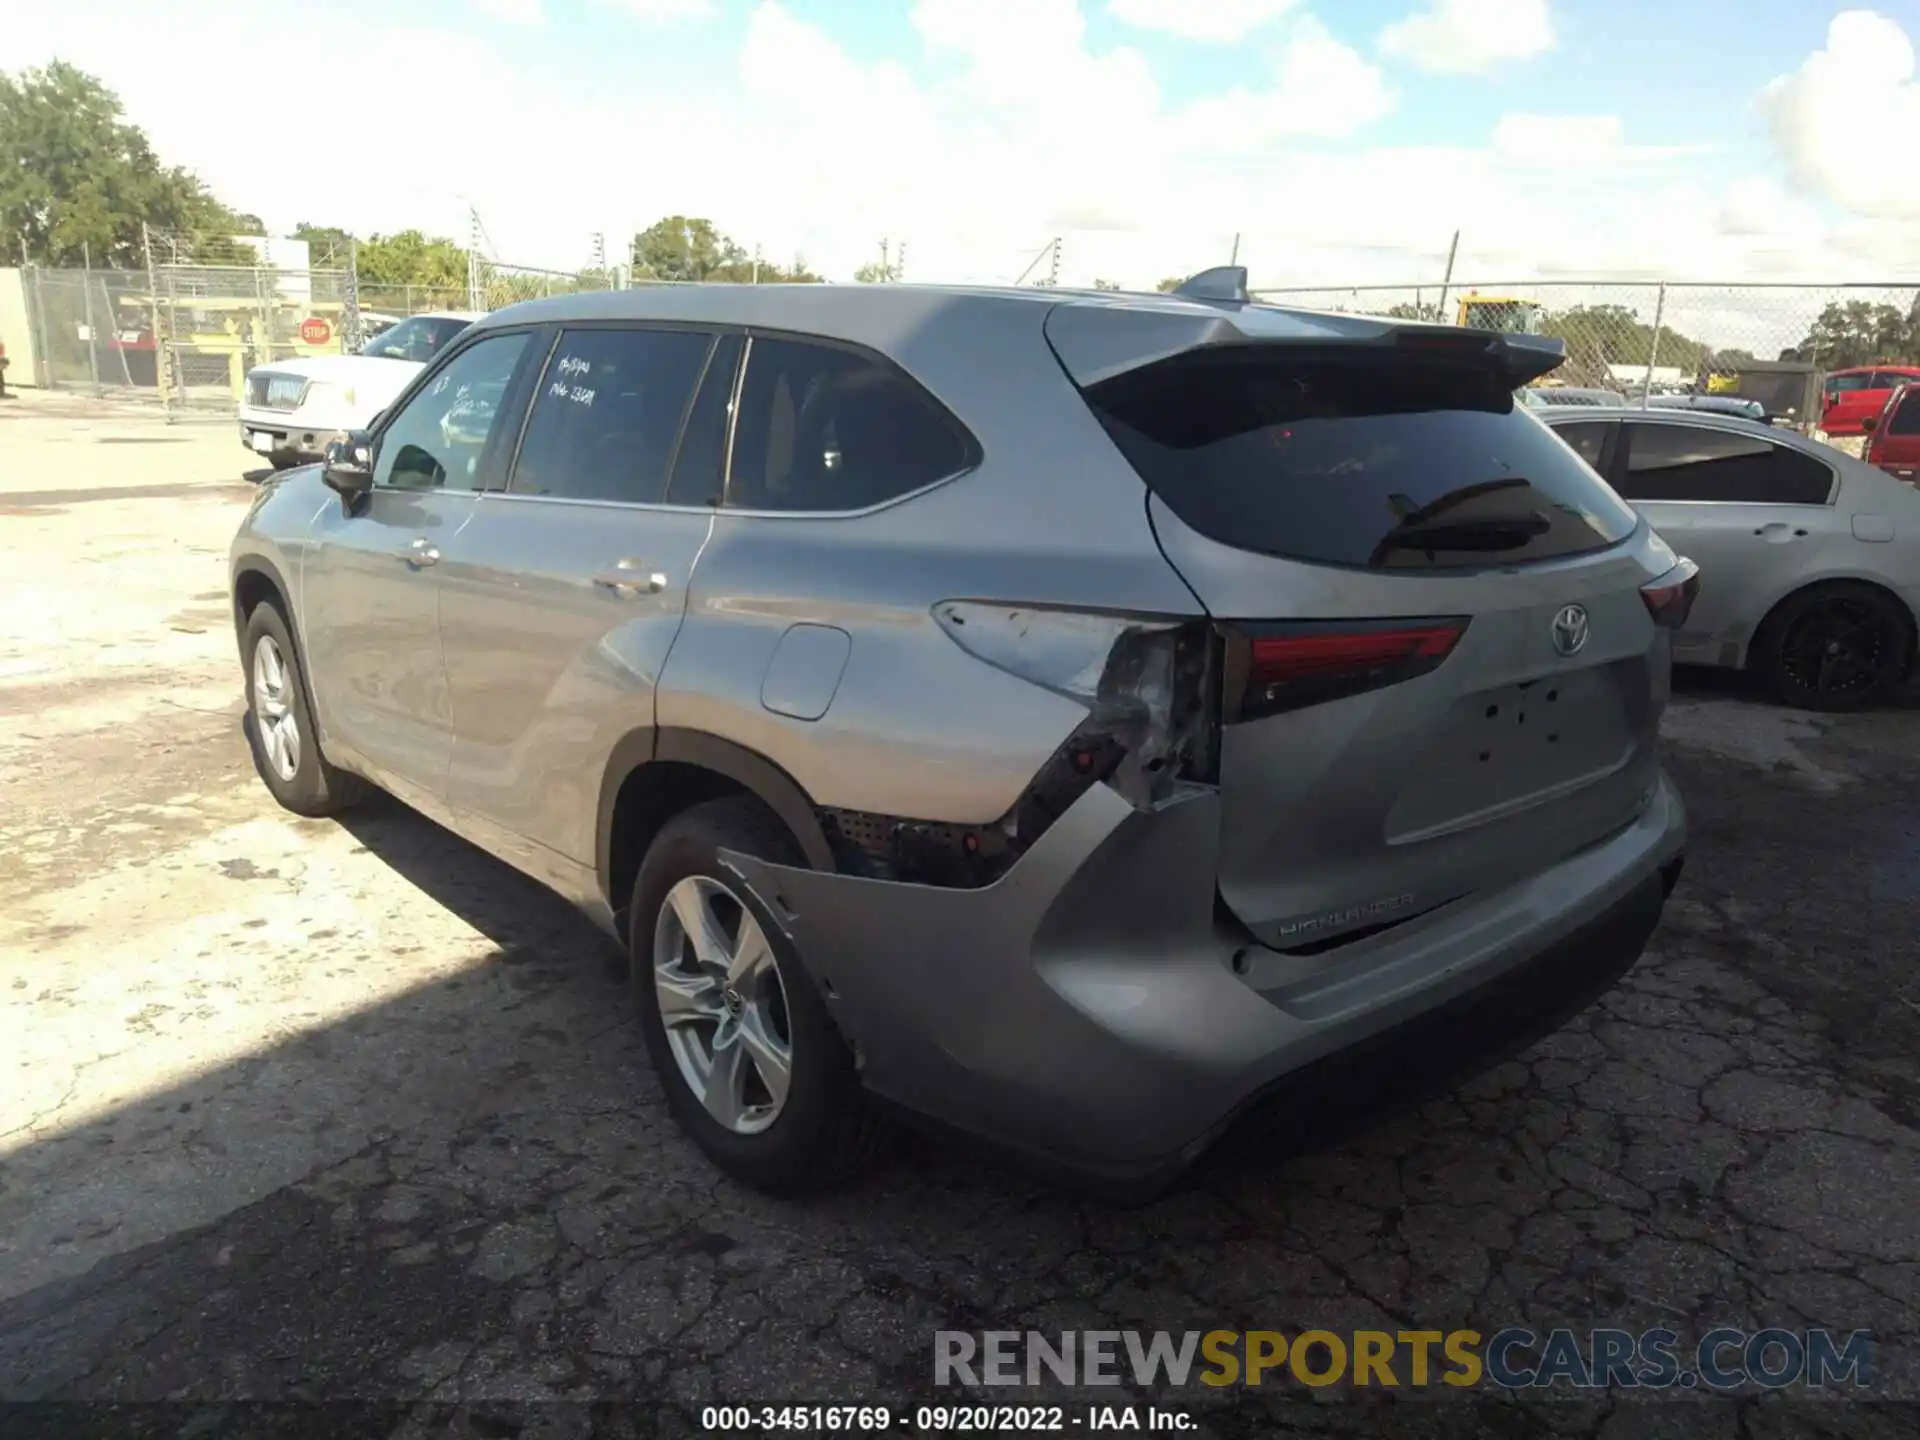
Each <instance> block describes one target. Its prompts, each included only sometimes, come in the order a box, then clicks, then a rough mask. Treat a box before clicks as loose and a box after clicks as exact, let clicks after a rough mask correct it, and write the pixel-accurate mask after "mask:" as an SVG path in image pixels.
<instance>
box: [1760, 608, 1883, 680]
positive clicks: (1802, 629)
mask: <svg viewBox="0 0 1920 1440" xmlns="http://www.w3.org/2000/svg"><path fill="white" fill-rule="evenodd" d="M1895 640H1896V637H1895V636H1894V635H1893V633H1892V632H1891V630H1890V629H1889V627H1888V625H1887V622H1886V618H1885V617H1884V616H1882V615H1879V614H1877V613H1876V612H1875V611H1874V610H1873V608H1872V607H1870V606H1867V605H1863V604H1860V603H1857V602H1855V601H1852V600H1840V599H1834V600H1828V601H1827V602H1825V603H1824V604H1821V605H1818V606H1816V607H1814V608H1813V609H1811V610H1809V611H1807V613H1806V614H1804V615H1801V616H1800V617H1798V618H1797V619H1795V620H1794V621H1793V623H1792V624H1791V625H1789V626H1788V627H1787V632H1786V634H1785V635H1783V636H1781V640H1780V668H1781V670H1782V671H1783V672H1784V673H1785V674H1786V676H1787V678H1788V679H1790V680H1791V681H1793V683H1794V684H1795V685H1798V686H1800V687H1801V688H1802V689H1803V690H1806V691H1807V692H1809V693H1810V694H1814V695H1821V696H1826V697H1830V698H1839V697H1843V696H1847V695H1854V694H1858V693H1859V692H1861V691H1863V690H1871V689H1873V688H1874V687H1875V686H1877V685H1879V684H1880V680H1881V675H1882V672H1883V671H1884V669H1885V667H1886V661H1887V657H1888V655H1889V654H1890V651H1891V647H1892V646H1893V645H1894V643H1895Z"/></svg>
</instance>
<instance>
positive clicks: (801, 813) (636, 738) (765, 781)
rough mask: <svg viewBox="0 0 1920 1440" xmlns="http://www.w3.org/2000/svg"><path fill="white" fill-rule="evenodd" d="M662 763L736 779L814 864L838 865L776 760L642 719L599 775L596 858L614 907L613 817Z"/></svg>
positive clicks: (809, 808)
mask: <svg viewBox="0 0 1920 1440" xmlns="http://www.w3.org/2000/svg"><path fill="white" fill-rule="evenodd" d="M660 764H681V765H692V766H696V767H698V768H700V769H703V770H711V771H712V772H714V773H715V774H717V775H721V776H724V777H725V778H727V779H728V780H731V781H733V782H734V784H736V785H738V786H740V788H741V789H743V790H745V791H747V792H748V793H749V794H751V795H753V796H754V797H756V798H757V799H758V800H760V801H761V803H763V804H764V805H766V807H767V808H768V809H770V810H771V811H773V813H774V814H775V815H777V816H779V817H780V820H781V822H782V823H783V824H784V825H785V826H786V827H787V829H788V830H790V831H792V832H793V837H794V839H795V840H796V841H798V842H799V845H800V849H801V852H802V853H803V854H804V855H805V856H806V857H807V863H808V864H809V865H810V866H812V867H813V868H814V869H816V870H825V871H833V870H835V869H837V868H838V866H836V865H835V863H834V858H833V850H832V847H831V846H829V845H828V844H827V834H826V831H825V830H824V829H823V828H822V827H821V824H820V817H819V815H818V813H817V812H816V810H815V808H814V803H813V801H812V799H811V798H810V797H809V796H808V795H807V792H806V791H805V790H803V789H802V788H801V787H800V783H799V782H798V781H797V780H795V779H794V778H793V777H792V776H791V775H789V774H788V773H787V772H786V771H785V770H783V769H781V768H780V767H779V766H778V765H776V764H775V763H774V762H773V761H771V760H769V759H767V758H766V756H764V755H761V754H759V753H758V752H756V751H753V750H749V749H748V748H747V747H746V746H744V745H739V744H736V743H734V742H733V741H731V740H723V739H721V738H720V737H719V736H717V735H709V734H707V733H706V732H705V731H701V730H687V729H681V728H678V727H674V726H668V727H665V728H660V729H656V728H655V727H653V726H650V725H643V726H639V727H637V728H635V729H633V730H630V731H628V732H627V733H626V734H625V735H623V736H622V737H621V738H620V739H619V740H618V741H617V742H616V743H615V744H614V746H613V749H612V750H611V751H610V752H609V754H608V756H607V764H606V768H605V770H604V771H603V773H602V775H601V779H600V807H599V815H598V818H597V820H596V822H595V826H594V834H595V837H596V838H595V851H594V863H595V869H596V872H597V874H598V876H599V881H600V892H601V894H602V896H603V897H604V898H605V899H606V902H607V905H608V907H609V908H610V909H612V910H613V911H614V912H615V913H618V912H619V910H620V909H621V908H622V907H621V902H620V901H618V900H617V899H616V898H615V897H614V895H613V839H614V832H613V821H614V815H615V812H616V810H617V808H618V805H619V801H620V792H621V790H622V789H623V788H625V786H626V783H627V781H628V780H630V779H632V778H633V776H634V775H635V774H636V773H638V772H639V771H640V770H642V769H644V768H646V767H647V766H649V765H660Z"/></svg>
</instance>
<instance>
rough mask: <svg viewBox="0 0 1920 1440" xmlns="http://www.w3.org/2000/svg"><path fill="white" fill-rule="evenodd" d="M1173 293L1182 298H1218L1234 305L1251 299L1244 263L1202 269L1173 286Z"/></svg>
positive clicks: (1248, 301) (1242, 303)
mask: <svg viewBox="0 0 1920 1440" xmlns="http://www.w3.org/2000/svg"><path fill="white" fill-rule="evenodd" d="M1173 293H1174V294H1175V295H1178V296H1179V297H1180V298H1181V299H1183V300H1220V301H1226V302H1227V303H1229V304H1235V305H1246V304H1249V303H1251V302H1252V300H1253V296H1252V295H1250V294H1248V293H1247V267H1246V266H1244V265H1216V266H1214V267H1213V268H1212V269H1211V270H1202V271H1201V272H1200V273H1199V274H1198V275H1195V276H1192V277H1190V278H1189V279H1186V280H1182V281H1181V282H1180V283H1179V284H1178V285H1176V286H1174V287H1173Z"/></svg>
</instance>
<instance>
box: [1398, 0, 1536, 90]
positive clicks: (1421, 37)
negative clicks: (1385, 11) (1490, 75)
mask: <svg viewBox="0 0 1920 1440" xmlns="http://www.w3.org/2000/svg"><path fill="white" fill-rule="evenodd" d="M1552 44H1553V21H1552V19H1551V18H1550V16H1549V15H1548V13H1547V0H1428V3H1427V7H1426V8H1425V9H1424V10H1419V11H1416V12H1415V13H1414V14H1412V15H1409V16H1407V18H1406V19H1404V20H1398V21H1395V22H1394V23H1393V24H1391V25H1389V26H1388V27H1387V28H1386V29H1385V30H1383V31H1381V32H1380V50H1381V53H1383V54H1385V55H1389V56H1392V57H1393V58H1394V59H1396V60H1403V61H1405V62H1406V63H1407V64H1409V65H1412V66H1413V67H1414V68H1415V69H1418V70H1427V71H1431V72H1433V73H1435V74H1442V75H1481V74H1485V73H1487V72H1488V71H1490V70H1493V69H1495V68H1497V67H1498V66H1500V65H1502V64H1504V63H1506V62H1507V61H1510V60H1525V59H1527V58H1528V57H1530V56H1533V55H1538V54H1539V53H1541V52H1542V51H1543V50H1546V49H1548V48H1549V47H1551V46H1552Z"/></svg>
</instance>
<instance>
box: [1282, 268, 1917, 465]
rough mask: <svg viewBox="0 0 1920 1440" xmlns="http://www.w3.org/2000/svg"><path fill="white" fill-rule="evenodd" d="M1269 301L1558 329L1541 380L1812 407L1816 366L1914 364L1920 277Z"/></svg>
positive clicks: (1310, 291)
mask: <svg viewBox="0 0 1920 1440" xmlns="http://www.w3.org/2000/svg"><path fill="white" fill-rule="evenodd" d="M1258 298H1260V299H1262V300H1266V301H1269V302H1271V303H1274V304H1281V305H1296V306H1302V307H1305V308H1308V309H1316V310H1332V311H1341V312H1346V313H1352V314H1366V315H1386V316H1392V317H1396V318H1404V319H1418V320H1434V321H1443V322H1445V323H1448V324H1454V325H1467V326H1472V327H1474V328H1477V329H1486V330H1505V331H1525V332H1530V333H1533V334H1541V335H1550V336H1554V337H1556V338H1558V339H1560V340H1564V341H1565V342H1566V346H1567V359H1566V363H1565V364H1563V365H1561V366H1560V368H1559V369H1557V370H1556V371H1554V373H1553V374H1552V375H1551V376H1549V377H1547V379H1546V380H1544V381H1543V382H1542V383H1543V384H1548V385H1566V386H1578V387H1584V388H1591V389H1596V390H1611V391H1614V392H1616V393H1618V394H1620V395H1621V396H1623V397H1625V398H1626V399H1628V400H1638V399H1640V398H1642V397H1647V396H1653V395H1662V394H1670V395H1679V394H1733V395H1744V396H1748V397H1749V398H1754V399H1759V400H1761V401H1762V402H1763V403H1765V404H1767V405H1768V408H1769V410H1771V411H1772V412H1774V413H1776V414H1778V415H1780V416H1782V417H1783V418H1785V419H1787V420H1788V421H1789V422H1791V423H1796V424H1800V425H1802V426H1803V427H1804V428H1809V429H1810V428H1812V426H1813V424H1814V423H1815V422H1816V421H1817V419H1818V412H1817V404H1818V402H1817V393H1818V388H1819V384H1820V377H1822V376H1823V375H1825V374H1826V373H1828V372H1830V371H1834V370H1842V369H1848V368H1852V367H1856V366H1867V365H1874V364H1920V286H1915V285H1912V284H1908V285H1892V284H1888V285H1786V284H1749V285H1716V284H1711V283H1693V282H1672V281H1669V282H1660V281H1652V282H1645V283H1632V284H1629V283H1621V282H1607V281H1588V282H1571V281H1569V282H1542V281H1524V282H1507V283H1485V284H1480V283H1475V284H1456V285H1452V286H1445V287H1443V286H1438V285H1363V286H1351V287H1317V288H1289V289H1277V290H1262V291H1260V292H1258Z"/></svg>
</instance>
